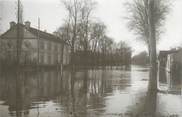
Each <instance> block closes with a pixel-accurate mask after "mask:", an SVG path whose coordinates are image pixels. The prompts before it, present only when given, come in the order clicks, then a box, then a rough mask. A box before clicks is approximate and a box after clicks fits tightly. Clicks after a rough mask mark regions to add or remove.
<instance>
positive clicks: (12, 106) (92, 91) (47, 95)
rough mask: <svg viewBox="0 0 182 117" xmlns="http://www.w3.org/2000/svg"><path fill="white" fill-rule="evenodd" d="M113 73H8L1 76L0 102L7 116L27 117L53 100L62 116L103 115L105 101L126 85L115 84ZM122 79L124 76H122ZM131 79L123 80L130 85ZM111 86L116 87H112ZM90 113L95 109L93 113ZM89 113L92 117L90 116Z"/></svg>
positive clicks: (88, 71)
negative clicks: (5, 108)
mask: <svg viewBox="0 0 182 117" xmlns="http://www.w3.org/2000/svg"><path fill="white" fill-rule="evenodd" d="M112 72H113V71H112V70H106V69H99V70H83V71H63V72H61V71H56V70H52V71H50V70H40V71H26V70H23V71H8V72H3V73H1V77H0V100H2V101H3V104H2V105H5V106H8V110H9V113H10V114H9V115H10V116H15V117H27V116H29V115H30V113H31V110H32V109H39V108H44V107H42V106H40V105H41V104H46V102H49V101H52V102H53V103H55V104H57V105H58V107H59V108H58V109H57V110H56V111H59V112H60V113H61V112H64V116H73V117H77V116H79V117H85V116H88V117H89V116H92V115H93V114H96V113H101V114H102V113H104V111H103V108H104V107H105V105H106V102H105V98H104V97H106V96H107V95H109V94H112V93H113V92H114V90H116V89H119V90H122V89H125V88H126V87H127V85H123V86H119V85H115V83H117V82H118V81H119V80H117V79H116V81H115V80H111V79H112V77H113V73H112ZM123 77H124V76H123ZM129 82H130V78H128V80H124V82H122V81H121V82H120V81H119V83H124V84H125V83H126V84H129ZM113 86H114V87H115V88H113ZM90 110H97V111H95V112H94V113H93V112H91V111H90ZM91 113H92V115H91Z"/></svg>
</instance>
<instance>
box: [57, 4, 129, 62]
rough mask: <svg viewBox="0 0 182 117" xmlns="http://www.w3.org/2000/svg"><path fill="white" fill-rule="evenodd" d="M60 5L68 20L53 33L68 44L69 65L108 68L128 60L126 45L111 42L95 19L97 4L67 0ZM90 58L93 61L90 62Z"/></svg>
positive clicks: (103, 26) (103, 28) (102, 24)
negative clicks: (90, 65) (69, 49)
mask: <svg viewBox="0 0 182 117" xmlns="http://www.w3.org/2000/svg"><path fill="white" fill-rule="evenodd" d="M63 4H64V6H65V9H66V11H67V19H66V20H65V23H64V25H62V26H61V27H60V28H58V29H57V30H56V31H55V34H56V35H57V36H59V37H61V38H62V39H63V40H64V41H66V42H67V43H68V44H69V45H70V47H71V61H70V63H71V64H75V63H77V64H78V63H79V64H82V65H83V64H84V65H88V64H92V65H93V64H94V63H95V65H109V64H117V62H119V63H118V64H122V62H123V64H124V62H125V61H124V60H123V61H122V62H121V61H120V59H122V58H123V57H125V58H126V59H127V60H131V49H130V48H129V47H128V46H127V44H126V43H124V42H120V43H116V42H114V40H113V39H112V38H110V37H108V36H107V34H106V30H107V28H106V25H105V24H104V23H103V22H101V21H98V20H94V18H93V13H94V10H95V8H96V2H94V1H92V0H66V1H63ZM127 57H128V58H127ZM78 58H79V60H78ZM89 58H92V59H90V62H89ZM107 63H109V64H107ZM128 63H129V62H128Z"/></svg>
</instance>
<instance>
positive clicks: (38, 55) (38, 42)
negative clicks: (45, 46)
mask: <svg viewBox="0 0 182 117" xmlns="http://www.w3.org/2000/svg"><path fill="white" fill-rule="evenodd" d="M39 31H40V18H39V17H38V32H37V49H38V54H37V59H38V60H37V65H39V61H40V47H39V46H40V37H39Z"/></svg>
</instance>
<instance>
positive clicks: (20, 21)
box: [16, 0, 23, 65]
mask: <svg viewBox="0 0 182 117" xmlns="http://www.w3.org/2000/svg"><path fill="white" fill-rule="evenodd" d="M17 2H18V4H17V7H18V8H17V58H16V59H17V65H19V63H20V58H21V57H20V56H21V46H22V39H23V29H22V28H20V24H23V6H22V4H21V1H20V0H18V1H17Z"/></svg>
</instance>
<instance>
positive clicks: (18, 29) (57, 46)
mask: <svg viewBox="0 0 182 117" xmlns="http://www.w3.org/2000/svg"><path fill="white" fill-rule="evenodd" d="M0 38H1V48H0V49H1V53H0V55H1V57H0V59H1V61H2V62H3V63H6V64H13V63H14V62H15V61H16V59H17V56H18V54H19V63H20V64H21V65H39V66H59V65H68V64H69V50H70V49H69V46H68V44H66V43H65V42H64V41H63V40H62V39H60V38H59V37H57V36H55V35H53V34H50V33H47V32H44V31H41V30H38V29H35V28H32V27H31V23H30V22H29V21H27V22H25V24H16V23H15V22H10V29H9V30H7V31H6V32H5V33H4V34H2V35H1V36H0ZM19 48H20V49H19Z"/></svg>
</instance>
